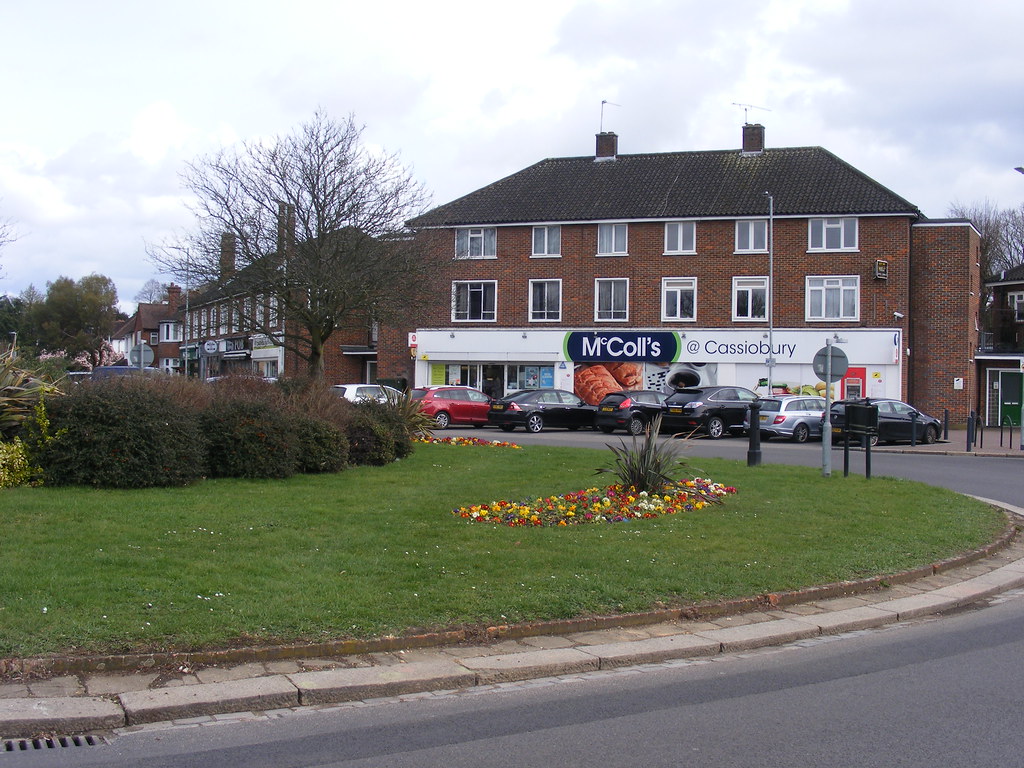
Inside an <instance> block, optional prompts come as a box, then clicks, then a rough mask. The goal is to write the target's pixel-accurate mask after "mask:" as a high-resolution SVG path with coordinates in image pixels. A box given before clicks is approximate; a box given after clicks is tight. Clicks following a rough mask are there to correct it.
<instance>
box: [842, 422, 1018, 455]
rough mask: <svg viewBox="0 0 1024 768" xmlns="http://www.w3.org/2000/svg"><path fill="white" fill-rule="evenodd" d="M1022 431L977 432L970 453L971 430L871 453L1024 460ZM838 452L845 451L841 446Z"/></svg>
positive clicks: (994, 429)
mask: <svg viewBox="0 0 1024 768" xmlns="http://www.w3.org/2000/svg"><path fill="white" fill-rule="evenodd" d="M1020 438H1021V429H1020V427H1013V429H1012V430H1011V429H1010V428H1004V429H1003V430H1002V434H1000V429H999V428H998V427H985V428H984V429H979V430H977V432H976V434H975V439H974V440H973V441H972V442H971V446H970V447H971V450H970V451H968V450H967V430H966V429H951V430H949V432H948V435H947V436H946V438H944V439H940V440H938V441H937V442H934V443H932V444H931V445H915V446H910V445H908V444H906V443H897V444H895V445H882V444H879V445H876V446H874V447H873V448H872V449H871V450H872V452H874V451H884V452H886V453H938V454H944V455H949V456H965V455H973V456H1003V457H1006V458H1019V459H1024V450H1021V447H1020ZM837 450H839V451H840V452H841V451H842V448H841V446H837Z"/></svg>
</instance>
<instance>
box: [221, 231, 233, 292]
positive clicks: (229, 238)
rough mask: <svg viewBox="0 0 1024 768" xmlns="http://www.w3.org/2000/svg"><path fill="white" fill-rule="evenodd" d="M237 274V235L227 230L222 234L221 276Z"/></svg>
mask: <svg viewBox="0 0 1024 768" xmlns="http://www.w3.org/2000/svg"><path fill="white" fill-rule="evenodd" d="M233 274H235V236H234V235H233V234H232V233H230V232H225V233H224V234H222V235H221V236H220V278H221V280H224V279H226V278H228V277H231V276H232V275H233Z"/></svg>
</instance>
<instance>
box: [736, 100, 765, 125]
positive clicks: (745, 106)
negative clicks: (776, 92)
mask: <svg viewBox="0 0 1024 768" xmlns="http://www.w3.org/2000/svg"><path fill="white" fill-rule="evenodd" d="M732 105H733V106H734V107H743V122H744V123H747V124H748V125H749V124H750V120H748V119H747V113H748V112H749V111H750V110H752V109H760V110H762V111H764V112H771V110H770V109H768V107H759V106H757V104H741V103H740V102H738V101H734V102H733V103H732Z"/></svg>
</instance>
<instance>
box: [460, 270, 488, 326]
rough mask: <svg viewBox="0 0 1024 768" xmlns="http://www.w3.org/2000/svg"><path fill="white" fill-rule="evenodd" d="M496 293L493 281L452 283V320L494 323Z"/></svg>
mask: <svg viewBox="0 0 1024 768" xmlns="http://www.w3.org/2000/svg"><path fill="white" fill-rule="evenodd" d="M497 292H498V287H497V283H495V282H494V281H493V280H479V281H474V282H468V281H467V282H454V283H452V320H453V321H460V320H461V321H472V320H481V321H484V322H494V320H495V319H496V317H497V313H496V311H495V303H496V296H497Z"/></svg>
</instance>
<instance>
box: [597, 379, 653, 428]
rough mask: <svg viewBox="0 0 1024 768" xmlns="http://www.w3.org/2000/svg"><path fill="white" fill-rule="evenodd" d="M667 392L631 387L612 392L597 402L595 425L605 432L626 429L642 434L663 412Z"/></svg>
mask: <svg viewBox="0 0 1024 768" xmlns="http://www.w3.org/2000/svg"><path fill="white" fill-rule="evenodd" d="M664 402H665V393H664V392H657V391H655V390H653V389H631V390H623V391H622V392H610V393H609V394H607V395H605V396H604V398H603V399H602V400H601V402H600V403H598V404H597V412H596V413H595V414H594V426H595V427H596V428H597V429H600V430H601V431H602V432H604V433H605V434H610V433H611V432H614V431H615V430H616V429H624V430H626V431H627V432H629V434H631V435H642V434H643V433H644V430H646V429H647V425H648V424H650V423H651V421H652V420H653V419H654V417H655V416H657V415H658V414H659V413H661V406H662V404H663V403H664Z"/></svg>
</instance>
